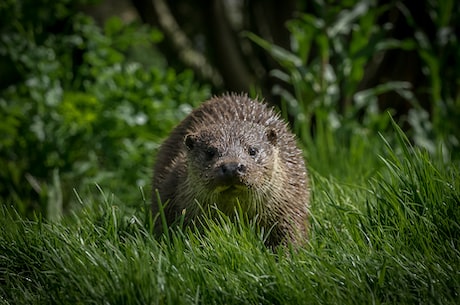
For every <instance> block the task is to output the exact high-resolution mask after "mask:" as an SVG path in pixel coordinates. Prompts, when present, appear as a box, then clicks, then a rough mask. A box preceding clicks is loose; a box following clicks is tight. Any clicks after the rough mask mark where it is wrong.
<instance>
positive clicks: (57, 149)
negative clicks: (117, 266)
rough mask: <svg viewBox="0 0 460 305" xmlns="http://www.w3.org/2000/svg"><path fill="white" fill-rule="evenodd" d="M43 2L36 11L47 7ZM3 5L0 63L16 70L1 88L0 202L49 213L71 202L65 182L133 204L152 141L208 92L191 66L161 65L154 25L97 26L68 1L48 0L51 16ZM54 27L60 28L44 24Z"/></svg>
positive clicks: (145, 177)
mask: <svg viewBox="0 0 460 305" xmlns="http://www.w3.org/2000/svg"><path fill="white" fill-rule="evenodd" d="M45 2H46V1H45ZM45 2H44V3H39V4H37V5H38V7H37V10H38V11H39V12H40V11H42V10H44V11H46V10H47V9H49V10H51V11H52V8H53V7H47V8H46V9H45V8H44V7H41V6H40V5H48V4H47V3H45ZM21 4H23V6H22V5H21ZM12 5H13V6H15V8H16V10H12V9H11V11H14V12H16V13H17V14H16V15H14V14H13V16H12V17H11V18H13V19H14V22H11V24H10V25H5V26H3V28H1V30H2V32H1V36H0V56H1V57H2V62H4V63H6V66H14V67H15V69H16V73H15V77H14V78H15V79H13V81H12V82H11V83H3V82H2V85H3V86H4V87H3V88H1V89H0V90H1V95H0V114H1V117H2V118H5V119H4V120H2V122H0V131H1V132H2V134H3V137H2V139H0V168H2V171H1V173H0V196H1V197H0V198H1V201H2V202H3V203H8V204H13V205H14V206H15V207H16V208H17V209H18V210H19V211H20V213H21V214H27V215H31V214H32V213H33V212H34V211H40V212H42V213H44V215H48V216H50V217H51V216H57V215H59V214H60V213H62V212H63V211H66V210H68V208H69V207H68V205H69V204H70V203H71V202H72V201H75V200H74V199H75V197H74V196H73V192H72V189H73V188H76V189H83V190H85V189H86V188H87V187H88V186H89V185H92V184H94V183H99V184H101V185H103V186H109V187H111V188H113V189H118V190H119V191H120V193H119V195H120V196H122V198H121V199H122V200H123V201H125V202H127V203H131V202H135V201H139V199H140V198H139V196H138V194H137V193H138V192H136V191H134V192H133V190H135V189H136V187H147V188H148V185H149V177H150V175H151V173H150V171H151V169H150V168H151V163H152V160H153V156H154V151H155V148H156V147H157V146H158V145H159V144H158V143H159V142H160V141H161V140H162V138H164V137H165V136H166V134H167V132H169V130H170V129H171V128H172V127H173V126H174V125H175V124H176V123H177V121H179V120H180V119H181V118H182V117H183V116H185V115H186V114H187V112H188V111H190V109H191V108H192V107H193V106H195V105H196V104H197V103H198V102H200V101H202V100H203V99H205V98H206V97H208V95H209V90H208V89H207V88H206V87H200V86H199V85H198V84H197V83H196V82H195V81H194V78H193V75H192V73H191V72H189V71H185V72H182V73H176V72H175V71H173V70H171V69H168V68H166V67H164V63H163V62H164V60H163V59H162V57H161V56H160V55H159V54H158V53H157V52H156V51H155V50H154V48H153V46H152V44H153V43H156V42H158V41H159V40H160V39H162V36H161V33H159V32H158V31H156V30H152V29H149V28H147V27H144V26H139V25H137V24H131V25H125V24H123V22H122V21H121V20H119V19H116V18H112V19H109V20H108V21H107V23H106V24H105V27H104V29H103V31H102V30H101V29H100V28H98V27H97V26H96V25H95V24H94V22H93V21H92V20H91V19H90V18H88V17H86V16H84V15H82V14H79V13H76V12H75V9H72V7H71V6H70V2H59V3H56V4H54V5H55V6H56V7H54V8H55V9H56V10H57V11H59V12H61V11H62V15H61V13H59V14H57V15H55V16H53V17H52V18H51V17H50V20H48V19H47V18H48V17H49V16H48V15H43V16H41V15H38V16H37V18H39V17H40V16H41V17H40V18H39V19H38V20H35V19H27V18H28V17H27V16H29V15H28V14H29V13H30V12H29V11H28V10H30V6H27V5H26V4H25V3H22V2H15V3H13V4H12ZM68 5H69V7H67V6H68ZM61 6H62V10H61ZM63 7H67V9H66V10H65V9H64V8H63ZM2 15H3V14H2ZM58 25H63V27H64V30H63V31H57V32H56V33H54V32H53V31H50V30H49V29H48V30H49V31H48V32H46V31H45V29H44V27H46V28H48V27H52V26H58ZM139 51H141V52H144V55H143V56H142V58H136V57H139V56H138V55H137V56H136V54H138V52H139ZM136 52H137V53H136ZM130 54H134V55H133V57H132V56H131V55H130ZM6 66H5V67H6ZM5 71H6V70H2V69H0V73H1V74H2V75H3V76H5V75H6V74H5V73H6V72H5ZM2 79H3V77H2ZM133 168H135V169H136V170H133Z"/></svg>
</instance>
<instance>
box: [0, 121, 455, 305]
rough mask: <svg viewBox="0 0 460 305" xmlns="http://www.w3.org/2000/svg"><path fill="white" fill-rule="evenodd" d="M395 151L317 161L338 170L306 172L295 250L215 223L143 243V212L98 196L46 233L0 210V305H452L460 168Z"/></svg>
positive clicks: (408, 150)
mask: <svg viewBox="0 0 460 305" xmlns="http://www.w3.org/2000/svg"><path fill="white" fill-rule="evenodd" d="M396 139H397V140H399V142H398V141H396V142H395V143H397V144H392V145H389V144H388V143H386V141H385V139H383V138H378V137H376V138H375V139H374V141H375V145H380V147H384V146H386V148H385V149H382V150H381V153H380V154H375V155H372V154H367V151H366V150H363V149H358V150H357V149H355V151H361V156H358V155H354V156H353V158H354V160H353V161H350V160H349V156H350V153H349V151H348V152H347V150H346V149H344V148H341V149H340V150H337V151H335V152H334V154H335V156H336V161H334V160H333V158H331V156H329V158H330V160H332V161H331V162H341V163H345V164H343V165H340V166H341V168H343V170H344V171H348V172H344V173H343V175H342V176H340V175H336V176H333V175H324V174H321V173H322V172H323V170H317V169H321V168H322V165H321V164H315V163H314V162H313V163H312V162H310V165H309V166H310V168H311V170H310V176H311V181H312V203H311V230H310V238H309V243H308V245H307V246H305V247H304V248H301V249H290V248H280V249H277V250H275V251H272V250H270V249H267V248H266V247H265V246H264V243H263V233H261V232H258V231H257V230H256V229H255V228H254V226H252V225H251V223H250V222H249V223H248V222H245V221H242V222H240V223H236V224H234V223H232V222H230V221H229V220H228V219H227V218H225V217H223V216H222V217H221V218H220V219H217V220H209V219H208V220H206V222H205V223H206V226H205V230H204V232H202V233H196V232H193V231H192V230H184V231H176V232H172V234H170V235H169V236H168V237H166V236H164V237H162V238H155V237H154V236H153V234H152V232H151V222H149V221H148V219H149V217H147V215H148V213H149V207H148V204H147V203H146V202H148V200H146V202H144V203H140V204H139V208H138V209H137V210H134V211H133V210H132V209H130V208H126V207H123V206H122V205H120V204H116V203H115V200H113V199H111V196H108V195H107V194H106V192H107V191H106V190H100V191H98V192H95V193H94V195H93V196H90V197H89V198H82V200H81V201H82V208H81V210H79V211H77V212H75V214H74V215H71V216H67V217H65V218H63V219H61V220H60V221H59V222H54V223H50V222H45V221H42V220H41V219H40V218H37V219H36V220H34V221H27V220H24V219H22V218H21V217H19V216H17V214H15V213H14V211H11V210H9V209H8V208H5V207H3V208H2V209H1V214H2V215H0V226H1V228H2V230H1V232H0V301H2V302H3V303H5V304H196V303H202V304H320V303H321V304H324V303H326V304H457V303H458V301H459V299H460V296H459V291H460V271H459V270H460V253H459V250H458V249H459V232H460V227H459V218H460V217H459V216H460V212H459V203H460V191H459V188H460V175H459V169H458V167H457V166H456V165H454V164H446V163H442V162H441V161H437V160H436V158H435V157H430V156H429V155H428V154H426V153H424V152H422V151H419V150H418V149H415V148H412V147H411V146H410V144H409V143H408V142H407V140H406V139H405V138H404V135H403V134H402V132H400V131H399V130H397V138H396ZM363 141H364V140H363ZM318 143H319V142H318ZM358 144H359V143H358ZM371 144H372V143H371ZM318 145H321V144H318ZM360 145H365V144H360ZM318 149H321V151H323V153H328V152H327V151H328V150H327V148H325V147H322V148H321V147H320V148H318ZM340 151H343V152H346V153H343V154H342V153H340ZM355 154H357V152H355ZM356 159H360V160H362V162H364V163H367V165H368V166H369V173H372V174H369V175H368V176H367V177H366V179H363V177H357V179H356V182H355V183H353V181H352V179H350V177H352V176H353V172H352V167H349V166H347V165H346V163H347V162H356V161H355V160H356ZM332 165H333V164H332ZM332 165H330V166H332ZM365 165H366V164H362V166H361V167H359V168H357V169H356V174H357V175H362V174H363V173H362V172H361V169H365V168H366V167H365ZM320 172H321V173H320ZM146 219H147V220H146Z"/></svg>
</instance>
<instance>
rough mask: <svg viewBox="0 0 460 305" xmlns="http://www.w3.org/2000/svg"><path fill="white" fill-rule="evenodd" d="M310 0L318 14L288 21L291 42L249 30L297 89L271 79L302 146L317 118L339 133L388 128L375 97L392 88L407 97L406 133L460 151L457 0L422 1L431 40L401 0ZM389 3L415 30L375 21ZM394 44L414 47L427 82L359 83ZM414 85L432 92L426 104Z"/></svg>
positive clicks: (449, 150)
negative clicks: (395, 32)
mask: <svg viewBox="0 0 460 305" xmlns="http://www.w3.org/2000/svg"><path fill="white" fill-rule="evenodd" d="M312 5H313V6H315V9H314V10H315V11H316V12H317V14H316V15H314V14H303V15H301V16H299V17H298V18H297V19H294V20H291V21H289V22H288V24H287V28H288V29H289V31H290V33H291V50H285V49H283V48H281V47H278V46H275V45H272V44H270V43H269V42H267V41H264V40H263V39H261V38H260V37H258V36H256V35H254V34H253V33H246V35H247V36H248V37H249V38H250V39H251V40H252V41H254V42H255V43H256V44H258V45H259V46H261V47H262V48H264V49H265V50H266V51H268V52H269V53H270V54H271V56H272V57H273V58H274V59H275V60H276V61H277V62H278V63H279V64H280V65H281V67H282V70H274V71H272V72H271V73H272V75H273V76H274V77H276V78H278V79H280V80H282V81H284V82H286V83H287V84H289V85H290V86H292V87H293V88H294V95H291V93H290V92H289V91H288V90H286V89H284V88H282V87H275V88H274V89H273V91H274V93H276V94H279V95H280V96H281V97H282V98H283V100H284V101H285V102H286V106H285V109H284V110H283V111H284V112H285V113H289V115H291V116H292V117H293V118H294V122H295V124H294V127H295V131H296V133H297V134H299V135H300V136H301V138H302V140H303V141H304V142H305V143H306V146H307V147H309V146H310V145H312V144H313V142H312V139H311V136H310V134H311V129H313V130H314V131H315V132H316V131H317V130H316V129H315V128H317V126H316V125H324V127H326V128H328V129H331V132H337V133H339V137H343V135H344V134H354V133H360V134H364V135H367V134H370V135H371V136H372V135H373V134H375V133H376V132H388V131H390V132H391V128H390V124H389V122H390V121H389V116H388V115H386V113H385V112H386V111H391V112H394V111H393V110H392V109H385V111H384V112H382V111H381V109H380V106H379V104H378V97H379V96H380V95H381V94H383V93H388V92H395V93H396V94H398V95H399V96H401V97H402V98H404V99H406V100H407V101H408V103H409V104H410V105H412V108H411V109H410V111H409V114H408V116H407V117H403V118H402V120H404V121H401V122H400V123H402V124H403V123H407V124H408V125H409V126H410V127H411V129H410V131H409V132H410V135H411V140H412V141H414V142H415V143H416V144H417V145H419V146H422V147H424V148H426V149H428V150H429V151H430V153H433V154H434V153H435V152H436V147H437V144H438V143H441V144H442V145H444V153H445V154H446V157H447V158H448V157H450V155H455V156H458V154H457V151H458V150H459V149H458V148H459V147H460V134H459V130H460V128H459V123H458V122H459V117H460V113H459V111H460V100H459V91H458V88H459V83H460V74H459V73H458V71H460V69H458V67H457V69H456V68H454V67H452V61H451V60H452V58H456V57H458V55H459V54H460V53H459V52H460V45H459V42H458V38H457V37H456V36H455V35H454V25H455V20H456V18H458V16H457V15H458V14H454V13H452V12H451V11H450V10H451V9H452V8H453V7H458V5H456V4H455V1H453V0H452V1H445V2H443V3H438V2H425V3H424V5H425V6H426V7H427V9H428V10H429V13H428V16H430V17H431V18H432V20H430V21H431V22H433V24H435V27H436V30H437V33H436V35H438V36H439V39H438V40H435V41H430V39H429V36H428V35H429V33H425V32H423V28H422V27H421V26H420V25H419V24H417V23H416V22H415V20H414V18H413V17H412V15H411V12H410V11H408V10H407V8H406V6H405V5H404V3H403V2H400V1H396V2H393V3H391V4H388V5H382V6H378V5H377V2H376V1H358V2H351V3H350V2H344V3H340V4H338V3H337V4H331V3H328V4H324V3H322V2H319V1H317V2H313V4H312ZM316 6H317V7H316ZM388 10H398V11H401V12H402V13H403V14H404V16H405V17H406V18H407V20H408V23H409V24H410V25H411V26H412V27H413V29H414V32H415V33H416V35H415V37H413V38H406V39H400V40H397V39H393V38H389V37H390V31H391V30H392V28H393V25H392V24H391V23H388V24H386V25H384V26H381V25H379V22H378V21H379V18H381V17H382V14H383V13H385V12H387V11H388ZM393 49H399V50H406V51H413V52H416V53H417V54H418V56H419V57H420V58H421V60H422V62H423V66H422V67H421V69H423V71H425V73H426V74H428V78H429V82H428V85H427V87H426V88H412V86H411V84H410V83H409V82H403V81H392V80H389V81H388V82H386V83H381V84H378V85H376V86H375V87H372V88H368V89H364V90H363V89H362V88H361V86H362V83H361V82H362V80H363V77H364V76H365V73H366V72H368V71H367V70H366V69H367V68H368V67H369V65H370V64H372V62H373V61H376V60H378V57H379V56H382V55H383V54H384V53H385V52H387V51H389V50H393ZM454 54H456V55H454ZM440 55H441V56H440ZM456 64H458V63H456ZM415 91H418V92H422V91H426V92H429V93H430V94H431V104H430V105H429V107H428V109H426V108H423V107H422V106H421V105H420V103H419V101H418V100H417V98H416V96H415V94H414V92H415ZM318 128H323V127H321V126H320V127H318Z"/></svg>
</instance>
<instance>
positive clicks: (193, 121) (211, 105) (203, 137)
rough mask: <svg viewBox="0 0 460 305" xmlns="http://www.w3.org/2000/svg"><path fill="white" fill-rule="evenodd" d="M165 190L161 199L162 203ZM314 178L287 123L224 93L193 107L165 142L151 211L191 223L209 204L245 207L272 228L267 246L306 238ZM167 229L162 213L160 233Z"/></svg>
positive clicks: (248, 101) (259, 104)
mask: <svg viewBox="0 0 460 305" xmlns="http://www.w3.org/2000/svg"><path fill="white" fill-rule="evenodd" d="M156 191H158V194H159V199H160V202H158V201H157V197H158V196H157V195H156ZM309 197H310V195H309V183H308V176H307V170H306V166H305V161H304V158H303V156H302V151H301V150H300V149H299V148H298V146H297V143H296V139H295V136H294V135H293V134H292V133H291V132H290V131H289V129H288V127H287V124H286V123H285V122H284V121H283V120H282V119H281V118H280V116H279V115H278V114H277V113H276V112H275V111H274V110H273V109H272V108H271V107H269V106H268V105H267V104H265V103H262V102H259V101H257V100H253V99H250V98H249V97H248V96H247V95H246V94H234V93H231V94H224V95H222V96H216V97H213V98H211V99H210V100H208V101H206V102H204V103H203V104H201V106H199V107H198V108H197V109H195V110H193V111H192V112H191V113H190V114H189V115H188V116H187V117H186V118H185V119H184V120H183V121H182V122H181V123H180V124H179V125H178V126H177V127H176V128H175V129H174V130H173V131H172V133H171V134H170V136H169V137H168V138H167V139H166V141H165V142H164V143H163V144H162V145H161V147H160V149H159V151H158V154H157V158H156V162H155V165H154V175H153V199H152V212H153V214H154V215H159V211H160V210H159V207H160V204H161V203H162V204H164V207H163V211H164V216H165V218H166V222H167V225H168V226H169V225H171V224H173V223H174V222H175V221H176V220H177V219H179V218H180V217H183V223H184V225H185V226H187V225H190V224H192V223H193V222H194V221H195V220H197V219H198V218H199V217H200V216H202V215H203V214H204V213H205V211H206V210H208V211H209V210H211V209H209V207H211V206H212V207H215V208H217V209H219V210H220V211H221V212H223V213H225V214H226V215H229V216H232V215H235V211H236V210H237V209H240V210H241V211H242V212H243V213H245V215H247V216H248V218H249V219H255V220H256V221H257V224H258V225H259V226H261V227H263V228H264V229H265V230H266V231H268V232H269V233H268V237H267V240H266V244H267V245H268V246H274V247H276V246H278V245H280V244H287V243H293V244H300V243H302V242H304V241H306V236H307V218H308V205H309ZM162 230H163V227H162V222H161V217H157V218H156V221H155V232H156V233H161V232H162Z"/></svg>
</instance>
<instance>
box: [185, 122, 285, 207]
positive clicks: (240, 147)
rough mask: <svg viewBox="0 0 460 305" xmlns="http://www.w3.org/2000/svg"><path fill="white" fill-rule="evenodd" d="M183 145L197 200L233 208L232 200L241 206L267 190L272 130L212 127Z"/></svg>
mask: <svg viewBox="0 0 460 305" xmlns="http://www.w3.org/2000/svg"><path fill="white" fill-rule="evenodd" d="M184 143H185V146H186V148H187V162H188V164H187V171H188V178H189V182H191V183H193V184H194V187H196V189H197V192H199V193H200V194H199V195H200V196H197V197H198V198H197V199H198V200H200V199H201V200H205V201H207V203H216V204H218V205H231V206H233V205H234V204H235V202H236V200H235V199H236V198H238V199H239V200H240V202H241V203H244V202H245V201H254V200H261V199H262V198H261V197H263V193H265V192H269V191H270V184H271V183H270V181H271V179H272V177H273V174H274V167H275V166H276V159H277V147H276V144H277V133H276V130H274V129H272V128H267V127H265V126H262V125H259V124H254V123H250V122H244V121H243V122H230V123H227V124H218V125H217V124H214V125H209V126H207V127H205V128H202V129H200V130H199V131H197V132H195V133H190V134H188V135H187V136H186V137H185V140H184ZM255 197H258V198H259V199H257V198H255Z"/></svg>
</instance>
